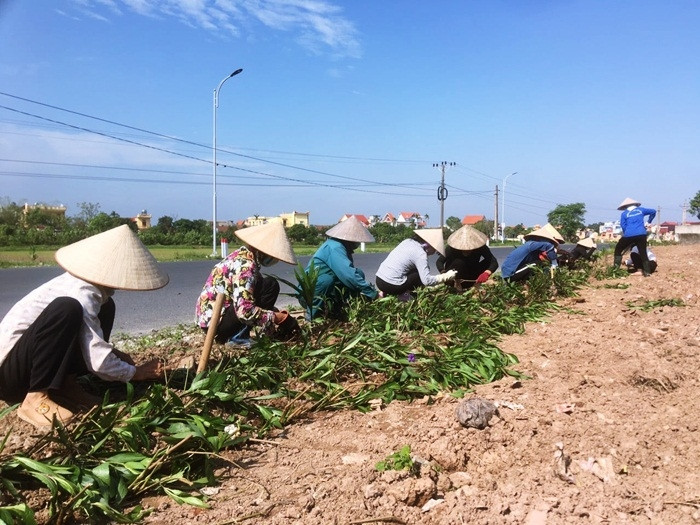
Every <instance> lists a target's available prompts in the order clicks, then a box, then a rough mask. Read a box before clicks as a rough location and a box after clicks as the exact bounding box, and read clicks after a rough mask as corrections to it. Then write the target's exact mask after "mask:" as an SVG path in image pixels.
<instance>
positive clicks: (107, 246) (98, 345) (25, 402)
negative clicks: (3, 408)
mask: <svg viewBox="0 0 700 525" xmlns="http://www.w3.org/2000/svg"><path fill="white" fill-rule="evenodd" d="M56 262H58V264H59V265H60V266H61V267H62V268H63V269H64V270H66V273H63V274H61V275H59V276H58V277H55V278H54V279H52V280H50V281H48V282H47V283H45V284H43V285H42V286H40V287H39V288H36V289H35V290H34V291H32V292H30V293H29V294H28V295H27V296H25V297H24V298H23V299H21V300H20V301H19V302H18V303H17V304H16V305H15V306H13V307H12V309H11V310H10V311H9V312H8V313H7V315H6V316H5V318H4V319H3V320H2V322H1V323H0V363H1V364H0V398H2V399H3V400H4V401H7V402H9V403H16V402H19V401H22V404H21V405H20V407H19V409H18V410H17V415H18V416H19V417H20V418H21V419H23V420H24V421H27V422H28V423H31V424H32V425H34V426H36V427H39V428H46V427H50V425H51V423H52V421H53V419H54V417H55V418H56V419H57V420H59V421H61V422H62V423H64V424H66V423H68V422H70V421H71V419H73V417H74V413H73V410H74V409H76V408H86V407H87V406H89V405H94V404H96V403H98V402H99V399H97V398H95V397H94V396H92V395H90V394H88V393H87V392H85V391H84V390H83V389H82V388H81V387H80V386H79V384H78V382H77V380H76V379H77V377H78V376H80V375H84V374H86V373H88V372H89V373H92V374H95V375H96V376H98V377H100V378H101V379H104V380H107V381H123V382H128V381H140V380H149V379H158V378H160V377H161V376H162V375H163V365H162V363H161V362H160V360H158V359H153V360H151V361H148V362H146V363H143V364H141V365H136V364H135V363H134V360H133V359H132V358H131V357H130V356H129V355H128V354H125V353H123V352H120V351H119V350H117V349H116V348H114V347H113V346H112V345H111V344H110V343H109V342H108V341H109V336H110V332H111V330H112V326H113V324H114V315H115V310H116V309H115V304H114V300H113V299H112V295H113V294H114V291H115V290H156V289H158V288H162V287H163V286H165V285H166V284H168V275H167V274H166V273H165V272H164V271H162V270H161V269H160V268H159V267H158V264H157V262H156V260H155V259H154V258H153V255H151V253H150V252H149V251H148V249H147V248H146V247H145V246H144V245H143V243H142V242H141V241H140V239H139V238H138V237H137V236H136V234H135V233H134V232H132V231H131V230H130V229H129V227H128V226H126V225H124V226H119V227H117V228H113V229H111V230H108V231H106V232H103V233H100V234H98V235H94V236H92V237H88V238H87V239H83V240H82V241H78V242H76V243H73V244H71V245H69V246H66V247H64V248H61V249H60V250H58V251H57V252H56Z"/></svg>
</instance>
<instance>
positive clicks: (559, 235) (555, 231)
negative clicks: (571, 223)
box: [543, 223, 566, 244]
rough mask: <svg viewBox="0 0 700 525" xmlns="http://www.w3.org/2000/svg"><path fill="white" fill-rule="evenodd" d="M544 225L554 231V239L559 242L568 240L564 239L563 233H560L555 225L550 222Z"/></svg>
mask: <svg viewBox="0 0 700 525" xmlns="http://www.w3.org/2000/svg"><path fill="white" fill-rule="evenodd" d="M543 227H544V228H545V229H546V230H549V231H550V232H552V236H553V237H554V240H555V241H557V242H558V243H559V244H561V243H563V242H566V240H565V239H564V237H563V236H562V234H561V233H559V231H558V230H557V229H556V228H555V227H554V226H552V225H551V224H550V223H547V224H545V225H544V226H543Z"/></svg>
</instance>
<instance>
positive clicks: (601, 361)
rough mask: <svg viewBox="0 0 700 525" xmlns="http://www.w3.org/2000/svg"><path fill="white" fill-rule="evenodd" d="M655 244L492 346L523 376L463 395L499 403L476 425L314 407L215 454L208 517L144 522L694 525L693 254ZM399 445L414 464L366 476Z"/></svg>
mask: <svg viewBox="0 0 700 525" xmlns="http://www.w3.org/2000/svg"><path fill="white" fill-rule="evenodd" d="M654 251H655V253H656V254H657V256H658V260H659V268H658V270H657V272H656V273H655V274H653V275H652V276H651V277H649V278H644V277H642V276H637V275H630V276H627V277H625V278H623V279H617V280H607V281H591V283H590V286H589V287H586V288H583V289H582V290H581V291H580V295H579V296H578V297H576V298H573V299H567V300H563V301H562V302H561V303H560V304H561V306H562V308H561V309H560V310H559V311H558V312H556V313H554V314H552V315H551V316H550V317H548V318H547V319H546V320H544V321H542V322H538V323H531V324H529V325H527V327H526V331H525V332H524V333H523V334H519V335H512V336H508V337H505V338H503V339H502V340H501V342H500V344H499V346H500V347H501V348H502V349H503V350H505V351H506V352H510V353H514V354H516V355H517V356H518V357H519V359H520V364H519V365H517V366H516V367H515V368H516V369H517V370H518V371H520V372H521V373H523V374H524V375H526V376H527V378H524V379H521V380H515V379H514V378H512V377H509V378H504V379H502V380H500V381H498V382H495V383H491V384H488V385H483V386H478V387H476V388H475V389H474V391H473V393H472V394H470V395H469V396H468V398H481V399H485V400H488V401H491V402H495V403H496V404H497V405H498V412H497V414H496V415H495V416H494V417H492V418H491V420H490V422H489V425H488V426H487V427H486V428H485V429H482V430H479V429H475V428H465V427H464V426H462V425H460V423H459V421H458V420H457V417H456V409H457V407H458V406H459V405H460V403H463V402H464V400H459V399H454V398H452V397H450V396H447V395H445V396H442V397H438V398H430V399H423V400H419V401H414V402H412V403H403V402H393V403H391V404H390V405H388V406H381V407H380V406H376V407H375V410H373V411H371V412H369V413H367V414H362V413H360V412H355V411H352V412H350V411H347V412H332V413H315V414H313V415H312V416H310V417H308V418H306V419H304V420H301V421H298V422H297V423H295V424H292V425H290V426H288V427H287V428H285V429H284V430H282V431H279V432H277V433H275V434H273V435H271V436H269V437H268V439H266V440H258V441H255V442H253V443H252V444H251V445H250V446H248V447H246V448H244V449H242V450H235V451H230V452H227V453H226V455H225V456H224V457H223V458H222V462H221V465H222V466H221V467H220V469H221V470H220V472H219V473H220V474H223V476H222V483H221V485H220V486H218V487H215V488H213V489H212V490H211V491H210V492H209V495H210V499H209V503H210V505H211V509H206V510H203V509H198V508H194V507H187V506H180V505H177V504H176V503H174V502H172V501H171V500H169V499H168V498H165V497H158V498H149V499H146V500H144V501H143V502H142V504H143V505H144V506H146V507H152V508H154V509H155V511H154V512H153V513H152V514H151V515H150V516H149V517H148V518H147V519H146V522H147V523H149V524H153V525H156V524H157V525H160V524H174V523H212V524H223V523H260V524H296V523H303V524H319V525H321V524H324V525H325V524H329V523H338V524H340V523H342V524H353V523H354V524H359V523H406V524H461V523H525V524H529V525H537V524H544V523H548V524H558V523H669V524H671V523H673V524H677V523H700V474H699V473H700V439H698V427H699V426H700V416H699V415H698V414H700V383H699V379H698V378H700V360H699V359H698V350H699V347H700V323H699V320H700V299H699V297H700V260H699V259H698V253H700V247H698V246H661V247H658V248H655V249H654ZM13 424H14V425H15V427H16V426H17V423H16V422H15V421H13ZM19 430H20V431H21V428H20V429H19ZM29 430H30V429H26V431H27V432H28V431H29ZM17 439H19V440H20V441H21V438H17V437H15V438H14V440H17ZM405 446H410V450H411V455H412V457H413V460H414V468H413V469H412V470H402V471H395V470H388V471H383V472H380V471H378V470H377V469H376V468H375V465H376V464H377V463H378V462H380V461H382V460H385V459H386V458H387V457H388V456H390V455H392V454H393V453H395V452H397V451H400V450H401V449H402V448H403V447H405Z"/></svg>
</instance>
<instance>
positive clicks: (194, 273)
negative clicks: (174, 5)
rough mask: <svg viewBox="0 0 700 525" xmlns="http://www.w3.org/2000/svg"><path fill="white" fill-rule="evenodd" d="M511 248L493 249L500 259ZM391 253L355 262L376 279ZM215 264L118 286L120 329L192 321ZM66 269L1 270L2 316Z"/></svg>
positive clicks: (288, 272)
mask: <svg viewBox="0 0 700 525" xmlns="http://www.w3.org/2000/svg"><path fill="white" fill-rule="evenodd" d="M511 249H512V248H500V247H498V248H492V251H493V253H494V255H495V256H496V258H497V259H498V261H499V264H500V263H502V262H503V260H504V259H505V257H506V256H507V254H508V253H509V252H510V251H511ZM385 257H386V254H385V253H356V254H355V256H354V260H355V266H357V267H358V268H362V270H363V271H364V272H365V275H366V276H367V280H368V281H370V282H374V275H375V273H376V271H377V268H379V264H380V263H381V262H382V261H383V260H384V258H385ZM308 261H309V257H308V256H307V257H300V258H299V262H300V263H301V264H302V265H303V266H306V264H307V263H308ZM212 266H213V265H212V262H211V261H194V262H173V263H163V268H164V269H165V271H166V272H168V275H170V283H169V284H168V285H167V286H166V287H164V288H161V289H160V290H155V291H152V292H124V291H117V292H116V293H115V296H114V300H115V302H116V305H117V316H116V319H115V323H114V332H115V333H120V332H122V333H128V334H143V333H147V332H150V331H151V330H155V329H159V328H163V327H166V326H175V325H178V324H182V323H185V324H187V323H192V322H193V320H194V304H195V300H196V299H197V296H198V295H199V292H200V291H201V289H202V285H203V284H204V281H206V279H207V276H208V275H209V272H210V271H211V268H212ZM431 268H433V269H434V268H435V256H433V257H431ZM266 270H267V271H265V272H263V273H268V274H271V275H277V276H279V277H281V278H282V279H285V280H287V281H290V282H294V279H295V278H294V267H293V266H291V265H289V264H284V263H277V264H276V265H274V266H272V267H269V268H267V269H266ZM61 272H62V270H61V269H60V268H58V267H42V268H6V269H1V270H0V318H2V317H4V316H5V314H6V313H7V312H8V311H9V310H10V308H12V305H13V304H15V303H16V302H17V301H18V300H19V299H21V298H22V297H23V296H24V295H25V294H27V293H28V292H30V291H31V290H33V289H34V288H36V287H37V286H39V285H41V284H42V283H44V282H46V281H48V280H49V279H52V278H53V277H56V276H57V275H59V274H60V273H61ZM290 292H291V289H290V288H289V287H288V286H287V285H284V284H282V293H280V297H279V299H278V301H277V306H278V307H279V308H284V307H285V306H287V305H291V304H298V303H297V301H296V299H294V298H293V297H290V296H286V295H284V293H290Z"/></svg>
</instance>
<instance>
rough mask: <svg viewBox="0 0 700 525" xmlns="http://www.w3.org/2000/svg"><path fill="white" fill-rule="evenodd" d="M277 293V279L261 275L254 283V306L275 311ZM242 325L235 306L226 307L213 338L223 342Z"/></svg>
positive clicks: (241, 327)
mask: <svg viewBox="0 0 700 525" xmlns="http://www.w3.org/2000/svg"><path fill="white" fill-rule="evenodd" d="M279 295H280V283H279V282H277V279H275V278H274V277H271V276H269V275H266V276H264V277H261V278H260V279H259V280H258V282H256V283H255V289H254V290H253V300H254V303H255V306H257V307H258V308H263V309H264V310H275V311H276V310H277V309H276V308H275V303H276V302H277V298H278V297H279ZM244 326H245V323H243V322H242V321H241V320H240V319H238V316H237V315H236V311H235V308H228V309H226V311H225V312H224V315H222V316H221V319H220V320H219V326H217V327H216V336H215V337H214V340H215V341H216V342H217V343H220V344H223V343H225V342H226V341H228V340H229V339H231V337H233V336H234V335H236V334H237V333H238V332H240V331H241V330H242V329H243V327H244ZM205 331H206V329H205Z"/></svg>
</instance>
